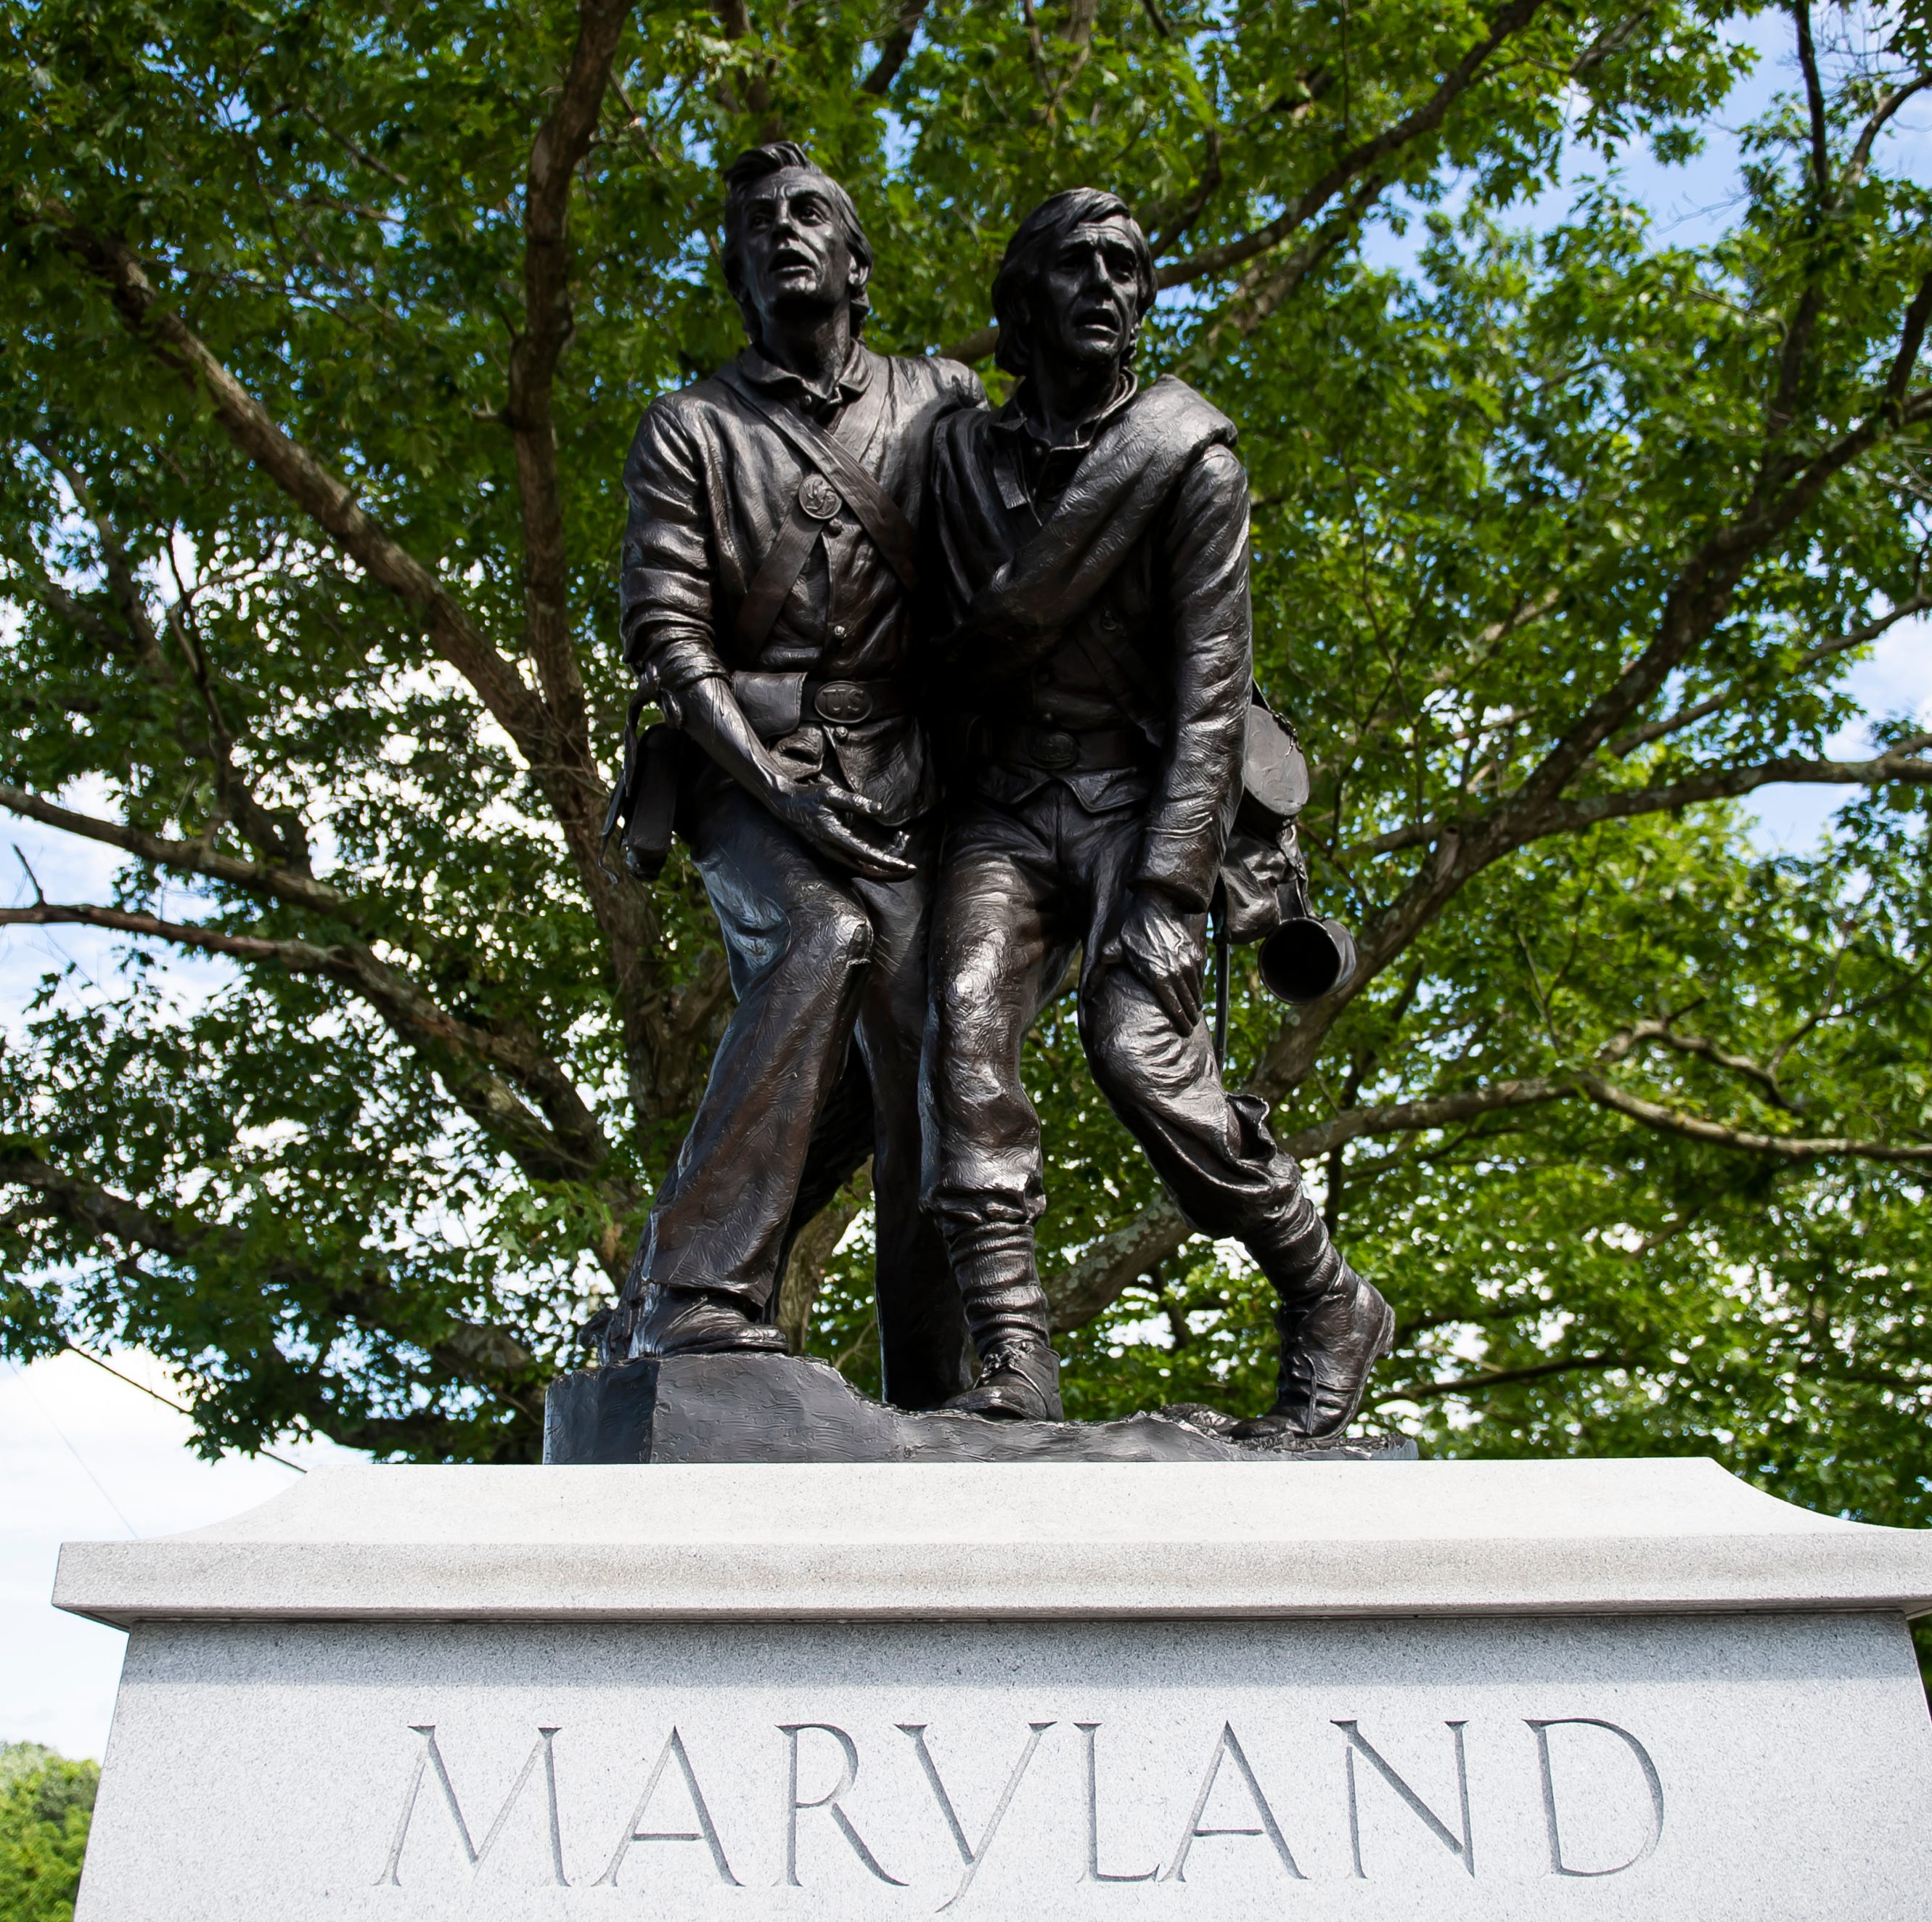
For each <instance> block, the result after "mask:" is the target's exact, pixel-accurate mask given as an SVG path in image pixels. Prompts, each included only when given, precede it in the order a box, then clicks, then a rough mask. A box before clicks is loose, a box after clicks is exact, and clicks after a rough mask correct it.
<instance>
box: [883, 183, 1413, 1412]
mask: <svg viewBox="0 0 1932 1922" xmlns="http://www.w3.org/2000/svg"><path fill="white" fill-rule="evenodd" d="M1153 299H1154V263H1153V260H1152V257H1151V254H1150V253H1149V251H1148V244H1147V242H1146V240H1145V238H1144V236H1142V233H1141V230H1140V229H1139V227H1138V226H1136V224H1135V223H1134V221H1133V219H1132V218H1131V217H1130V215H1129V214H1128V212H1127V208H1126V206H1125V205H1124V203H1122V202H1121V200H1118V199H1117V198H1116V197H1115V196H1113V195H1112V194H1103V193H1099V192H1096V191H1092V190H1088V189H1082V190H1077V191H1073V192H1070V193H1064V194H1055V196H1054V197H1052V199H1051V200H1048V201H1046V203H1044V204H1043V206H1040V207H1039V208H1037V209H1036V210H1035V211H1034V212H1033V213H1032V214H1031V215H1029V216H1028V218H1027V219H1026V220H1025V222H1023V223H1022V225H1021V227H1020V228H1019V231H1018V232H1017V233H1016V234H1015V235H1014V236H1013V241H1012V243H1011V244H1010V246H1009V247H1008V248H1007V253H1006V257H1005V260H1004V264H1003V265H1002V266H1001V269H1000V272H999V275H998V279H997V281H995V285H994V291H993V305H994V308H995V314H996V315H997V317H998V320H999V323H1000V347H999V357H1000V362H1001V365H1002V366H1003V367H1004V368H1006V369H1007V371H1009V372H1010V373H1012V374H1015V375H1016V376H1017V377H1019V386H1018V388H1017V389H1016V392H1015V393H1014V395H1013V398H1012V399H1011V401H1009V403H1008V404H1007V406H1006V407H1004V409H1003V410H1001V412H1000V413H998V414H997V415H994V414H991V413H986V412H983V411H980V410H960V411H959V412H957V413H953V414H951V415H949V416H947V419H944V420H943V421H942V422H940V424H939V428H938V434H937V437H936V439H935V449H934V459H935V466H934V472H933V476H932V497H931V500H930V501H929V503H928V510H927V511H928V515H929V528H928V539H927V547H926V551H927V554H928V556H929V568H930V569H931V571H932V572H933V574H934V575H935V580H934V581H933V587H934V590H935V592H936V593H938V596H940V597H941V601H942V602H943V605H944V614H945V616H946V618H947V620H948V621H949V622H950V624H951V626H952V633H951V636H950V640H949V641H947V643H945V644H944V647H943V649H942V650H941V652H942V653H943V655H944V658H945V659H946V661H947V663H948V665H949V668H950V672H949V674H948V677H947V680H946V682H945V683H944V690H945V691H944V700H943V701H941V703H940V704H938V706H937V707H936V708H935V712H943V713H945V714H946V715H947V716H948V717H949V719H950V722H951V723H952V724H953V725H952V740H953V755H952V767H951V771H950V794H949V799H948V803H947V829H946V843H945V851H944V859H943V860H942V863H941V878H940V882H939V889H938V899H937V902H936V904H935V909H934V922H933V929H932V957H931V963H930V966H931V972H932V1014H931V1018H930V1020H929V1025H928V1026H927V1029H926V1050H925V1059H924V1062H923V1066H922V1079H921V1106H922V1118H923V1123H924V1137H925V1138H924V1155H925V1169H926V1173H925V1180H924V1184H923V1195H924V1200H925V1203H926V1206H927V1208H928V1209H929V1210H930V1211H931V1212H932V1215H933V1216H934V1218H935V1219H936V1220H937V1221H938V1224H939V1225H940V1227H941V1230H943V1231H944V1236H945V1239H946V1245H947V1250H948V1251H949V1253H950V1255H951V1257H952V1263H953V1275H954V1278H955V1280H956V1281H957V1283H958V1284H959V1290H960V1293H961V1296H962V1299H963V1301H964V1303H965V1313H966V1320H967V1323H968V1326H969V1328H970V1329H971V1333H972V1336H973V1340H974V1345H975V1347H977V1350H978V1353H979V1356H980V1372H979V1376H978V1379H977V1381H976V1383H975V1384H974V1386H973V1388H972V1389H971V1390H970V1391H968V1392H967V1393H966V1394H965V1395H960V1396H957V1397H956V1398H954V1399H953V1401H952V1403H951V1404H950V1405H951V1406H952V1407H955V1408H960V1409H968V1410H976V1411H977V1412H979V1413H982V1414H986V1415H989V1416H1006V1417H1009V1418H1022V1419H1025V1418H1031V1419H1057V1418H1058V1416H1059V1415H1060V1413H1061V1402H1060V1393H1059V1382H1058V1361H1057V1359H1056V1358H1055V1355H1054V1353H1053V1351H1052V1347H1051V1346H1050V1344H1049V1338H1048V1336H1049V1329H1048V1323H1047V1308H1046V1297H1045V1296H1044V1294H1043V1292H1042V1290H1041V1288H1040V1279H1039V1276H1038V1273H1037V1269H1036V1266H1035V1257H1034V1223H1035V1221H1037V1219H1038V1218H1039V1216H1040V1213H1041V1212H1042V1210H1043V1207H1044V1206H1045V1197H1044V1190H1043V1179H1042V1170H1041V1154H1040V1128H1039V1123H1038V1121H1037V1118H1036V1116H1035V1115H1034V1110H1033V1108H1032V1106H1031V1104H1030V1103H1029V1102H1028V1100H1027V1098H1026V1094H1025V1090H1024V1089H1023V1088H1022V1086H1021V1081H1020V1053H1021V1048H1022V1044H1023V1042H1024V1041H1025V1035H1026V1032H1027V1030H1028V1028H1029V1027H1030V1026H1031V1025H1032V1023H1033V1022H1034V1020H1035V1018H1036V1017H1037V1016H1038V1014H1040V1011H1041V1009H1042V1007H1043V1005H1044V1004H1045V1002H1046V1000H1047V999H1048V998H1049V996H1052V994H1053V993H1055V990H1056V989H1057V988H1058V984H1059V983H1060V981H1061V978H1062V977H1063V976H1064V974H1065V972H1066V969H1067V966H1068V963H1069V962H1070V959H1071V958H1072V956H1073V953H1075V951H1076V950H1084V954H1085V960H1084V964H1083V967H1082V974H1081V978H1080V985H1079V1023H1080V1034H1081V1038H1082V1042H1083V1044H1084V1045H1085V1049H1086V1052H1087V1056H1088V1060H1089V1062H1091V1065H1092V1068H1093V1071H1094V1079H1095V1080H1096V1081H1097V1083H1099V1085H1100V1089H1101V1090H1102V1092H1103V1094H1104V1095H1106V1098H1107V1100H1108V1101H1109V1103H1110V1104H1112V1107H1113V1109H1114V1110H1115V1113H1117V1114H1118V1115H1119V1116H1120V1117H1121V1120H1122V1121H1123V1122H1124V1123H1125V1124H1126V1125H1127V1127H1128V1128H1130V1130H1131V1131H1133V1134H1134V1135H1135V1137H1136V1139H1137V1140H1139V1142H1140V1143H1141V1144H1142V1146H1143V1147H1144V1148H1145V1149H1146V1151H1147V1152H1148V1155H1149V1156H1150V1157H1151V1159H1152V1161H1153V1162H1154V1167H1155V1168H1156V1170H1157V1171H1158V1173H1159V1174H1160V1177H1161V1179H1162V1180H1163V1182H1164V1183H1165V1184H1166V1186H1167V1188H1168V1190H1169V1192H1170V1193H1171V1194H1172V1195H1173V1197H1174V1198H1175V1201H1176V1203H1178V1205H1179V1206H1180V1208H1181V1212H1183V1214H1184V1215H1186V1216H1187V1219H1188V1220H1189V1221H1190V1222H1191V1223H1193V1225H1194V1226H1195V1227H1196V1228H1198V1229H1199V1230H1201V1231H1202V1232H1203V1233H1207V1234H1209V1235H1212V1236H1217V1237H1223V1236H1227V1237H1232V1238H1233V1239H1236V1240H1238V1241H1240V1242H1241V1243H1242V1244H1243V1245H1244V1246H1245V1247H1246V1248H1247V1249H1248V1251H1250V1254H1252V1255H1253V1257H1254V1258H1255V1260H1256V1262H1257V1263H1259V1266H1260V1267H1261V1269H1262V1272H1263V1273H1264V1274H1265V1275H1267V1276H1268V1279H1269V1281H1271V1283H1272V1284H1274V1288H1275V1290H1276V1292H1277V1296H1278V1297H1279V1307H1278V1309H1277V1323H1278V1326H1279V1328H1280V1335H1281V1364H1280V1392H1279V1393H1278V1395H1277V1398H1276V1400H1275V1402H1274V1407H1272V1408H1271V1410H1269V1412H1268V1413H1267V1414H1266V1415H1265V1416H1261V1417H1259V1418H1258V1419H1256V1420H1255V1421H1252V1422H1247V1423H1244V1424H1242V1425H1241V1426H1240V1427H1239V1428H1237V1429H1236V1430H1235V1434H1236V1435H1237V1437H1244V1436H1245V1437H1251V1438H1256V1439H1259V1438H1262V1437H1268V1436H1271V1435H1288V1436H1307V1437H1318V1438H1319V1437H1329V1436H1333V1435H1335V1434H1339V1433H1340V1431H1341V1430H1342V1429H1343V1428H1345V1427H1346V1425H1347V1424H1348V1422H1349V1421H1350V1420H1351V1419H1352V1418H1353V1416H1354V1415H1355V1411H1356V1410H1357V1408H1358V1407H1359V1405H1360V1404H1361V1397H1362V1393H1363V1390H1364V1386H1365V1384H1366V1382H1367V1377H1368V1373H1369V1371H1370V1368H1371V1367H1372V1365H1373V1363H1374V1362H1375V1361H1376V1359H1377V1358H1378V1357H1379V1356H1381V1355H1382V1354H1383V1353H1386V1352H1387V1351H1388V1347H1389V1345H1390V1343H1391V1340H1392V1338H1393V1335H1394V1317H1393V1316H1392V1315H1391V1313H1390V1311H1389V1308H1388V1305H1387V1304H1386V1303H1385V1302H1384V1300H1383V1299H1382V1296H1381V1295H1380V1294H1379V1293H1377V1291H1376V1290H1375V1289H1374V1288H1373V1287H1371V1286H1370V1284H1368V1283H1367V1281H1364V1280H1362V1279H1361V1278H1360V1277H1359V1276H1358V1275H1356V1274H1355V1272H1353V1271H1352V1269H1350V1268H1349V1265H1348V1264H1347V1263H1346V1262H1345V1261H1344V1260H1343V1259H1342V1257H1341V1256H1340V1254H1339V1253H1338V1252H1337V1250H1336V1248H1335V1247H1334V1244H1333V1243H1332V1242H1331V1240H1330V1239H1329V1236H1328V1232H1327V1230H1326V1229H1325V1227H1324V1226H1323V1224H1322V1218H1321V1217H1320V1215H1319V1214H1318V1213H1317V1212H1316V1209H1315V1208H1314V1206H1313V1204H1312V1203H1310V1200H1309V1199H1308V1197H1307V1193H1306V1192H1305V1191H1304V1188H1303V1186H1302V1182H1301V1170H1300V1169H1299V1168H1298V1167H1297V1166H1296V1164H1295V1161H1294V1160H1293V1159H1292V1158H1291V1157H1289V1155H1285V1154H1283V1152H1282V1151H1281V1150H1280V1148H1279V1147H1277V1145H1276V1144H1275V1143H1274V1140H1273V1138H1272V1137H1271V1135H1270V1134H1269V1132H1268V1125H1267V1120H1266V1116H1267V1107H1266V1104H1265V1103H1263V1102H1262V1101H1259V1100H1257V1099H1256V1098H1253V1097H1251V1096H1248V1095H1229V1094H1227V1093H1226V1092H1225V1091H1224V1090H1223V1087H1222V1085H1221V1080H1220V1070H1219V1068H1218V1065H1217V1062H1216V1059H1215V1056H1214V1051H1213V1048H1212V1046H1211V1040H1210V1035H1209V1032H1208V1023H1207V1022H1206V1020H1205V1019H1204V1017H1203V1011H1202V976H1203V972H1204V964H1205V954H1206V934H1207V917H1208V908H1209V905H1210V903H1211V900H1212V899H1213V897H1214V892H1215V887H1216V882H1217V875H1218V873H1219V872H1220V866H1221V863H1222V859H1223V851H1224V849H1225V848H1226V842H1227V839H1228V836H1229V829H1230V827H1231V824H1232V821H1233V820H1234V817H1235V811H1236V808H1237V805H1238V803H1239V801H1240V800H1241V792H1242V770H1243V754H1244V741H1245V740H1246V738H1247V727H1248V717H1249V710H1250V704H1251V701H1252V699H1253V647H1252V635H1251V629H1250V611H1249V602H1248V490H1247V476H1246V475H1245V473H1244V471H1243V470H1242V467H1241V463H1240V461H1238V459H1237V458H1235V453H1234V451H1233V447H1232V443H1233V441H1234V438H1235V431H1234V428H1232V425H1230V424H1229V422H1227V421H1226V419H1223V417H1222V416H1221V415H1220V414H1219V413H1217V412H1216V411H1215V410H1214V408H1213V407H1211V406H1209V405H1208V403H1207V402H1206V401H1204V400H1203V399H1202V398H1201V397H1200V396H1199V395H1198V394H1196V393H1195V392H1193V389H1190V388H1189V387H1187V386H1184V384H1183V383H1181V382H1180V381H1178V380H1172V379H1164V380H1158V381H1156V382H1155V383H1154V384H1153V385H1152V386H1151V387H1148V388H1146V389H1142V388H1139V386H1136V382H1135V379H1134V376H1133V371H1132V370H1133V354H1134V347H1135V343H1136V337H1137V335H1138V334H1139V330H1140V326H1141V323H1142V319H1143V318H1144V317H1145V314H1146V312H1147V311H1148V308H1149V306H1150V305H1151V304H1152V302H1153Z"/></svg>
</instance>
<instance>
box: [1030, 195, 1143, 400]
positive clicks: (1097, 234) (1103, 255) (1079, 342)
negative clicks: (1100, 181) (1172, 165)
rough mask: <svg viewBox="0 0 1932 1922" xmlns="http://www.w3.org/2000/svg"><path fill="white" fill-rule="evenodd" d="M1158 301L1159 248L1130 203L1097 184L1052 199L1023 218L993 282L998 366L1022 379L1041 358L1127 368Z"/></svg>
mask: <svg viewBox="0 0 1932 1922" xmlns="http://www.w3.org/2000/svg"><path fill="white" fill-rule="evenodd" d="M1152 305H1154V254H1153V251H1152V250H1151V248H1149V247H1148V243H1147V236H1146V235H1145V234H1144V233H1142V231H1141V230H1140V227H1139V224H1137V223H1136V221H1135V219H1134V217H1133V215H1132V214H1130V213H1129V212H1127V203H1126V202H1125V201H1124V200H1122V199H1121V197H1120V196H1119V195H1118V194H1103V193H1102V192H1100V190H1099V189H1098V188H1092V187H1076V188H1071V189H1070V190H1069V191H1067V192H1066V193H1064V194H1055V195H1054V196H1053V197H1052V199H1051V200H1043V201H1042V202H1041V203H1040V205H1039V206H1037V207H1036V208H1034V210H1033V212H1031V213H1030V214H1029V215H1027V217H1026V218H1025V220H1023V221H1021V223H1020V224H1019V230H1018V231H1017V232H1016V233H1015V234H1014V236H1013V239H1011V240H1010V241H1009V242H1007V254H1006V258H1005V259H1004V260H1002V261H1001V263H1000V271H999V272H998V274H997V275H995V277H994V280H993V315H994V317H995V319H996V320H998V322H999V323H1000V345H999V353H998V359H999V363H1000V365H1001V366H1002V367H1004V368H1005V369H1006V370H1007V372H1008V373H1009V374H1019V375H1022V377H1023V376H1024V375H1025V374H1026V373H1027V371H1028V369H1029V368H1031V366H1032V365H1033V364H1034V358H1035V356H1049V357H1051V358H1052V359H1055V360H1057V361H1060V362H1063V363H1064V364H1065V365H1067V366H1068V367H1069V368H1070V369H1071V368H1079V367H1082V366H1085V367H1091V366H1092V365H1094V363H1095V362H1099V361H1107V360H1110V361H1112V362H1113V363H1114V364H1115V366H1116V367H1123V366H1125V365H1126V364H1127V362H1129V361H1130V360H1131V359H1133V352H1134V348H1135V346H1136V343H1137V342H1138V341H1139V338H1140V331H1141V323H1142V320H1145V318H1146V317H1147V311H1148V308H1151V306H1152Z"/></svg>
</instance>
